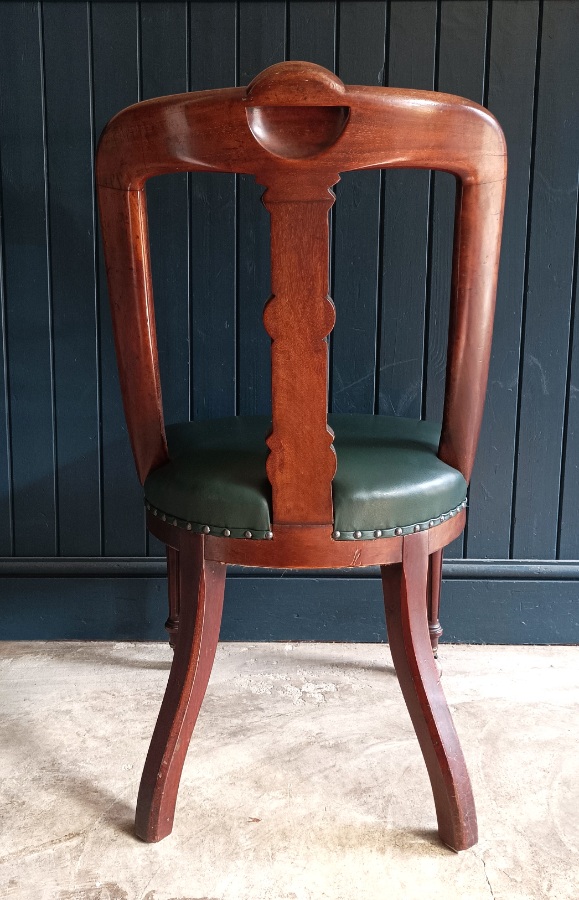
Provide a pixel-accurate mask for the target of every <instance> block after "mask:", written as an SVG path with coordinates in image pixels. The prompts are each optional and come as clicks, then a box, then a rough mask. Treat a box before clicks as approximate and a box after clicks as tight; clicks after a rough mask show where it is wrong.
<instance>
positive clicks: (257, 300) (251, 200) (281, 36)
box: [238, 2, 286, 415]
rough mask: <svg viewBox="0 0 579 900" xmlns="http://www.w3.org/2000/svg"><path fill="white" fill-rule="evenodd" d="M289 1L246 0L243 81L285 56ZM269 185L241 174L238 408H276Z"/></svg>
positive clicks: (241, 56) (241, 48)
mask: <svg viewBox="0 0 579 900" xmlns="http://www.w3.org/2000/svg"><path fill="white" fill-rule="evenodd" d="M285 39H286V35H285V4H284V3H260V2H245V3H242V4H240V7H239V83H240V84H249V82H250V81H251V80H252V79H253V78H254V77H255V76H256V75H258V74H259V72H261V71H262V69H265V68H266V67H267V66H271V65H273V64H274V63H276V62H279V61H280V60H282V59H284V58H285ZM262 194H263V187H261V186H259V185H257V184H256V182H255V180H254V179H253V177H251V176H240V177H239V199H238V203H239V207H238V209H239V226H238V227H239V234H238V303H239V309H238V324H239V337H238V347H239V366H238V378H239V386H238V404H239V405H238V412H239V413H241V414H242V415H256V414H265V413H269V412H270V410H271V377H270V360H269V353H270V341H269V338H268V336H267V334H266V332H265V329H264V328H263V325H262V322H261V316H262V313H263V307H264V306H265V303H266V301H267V299H268V297H269V294H270V271H269V269H270V261H269V216H268V214H267V212H266V210H265V209H264V207H263V206H262V205H261V203H260V202H259V200H260V197H261V195H262Z"/></svg>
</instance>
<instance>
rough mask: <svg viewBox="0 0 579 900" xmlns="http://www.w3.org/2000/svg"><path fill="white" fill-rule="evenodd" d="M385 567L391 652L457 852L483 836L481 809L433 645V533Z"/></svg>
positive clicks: (410, 543) (442, 820) (413, 538)
mask: <svg viewBox="0 0 579 900" xmlns="http://www.w3.org/2000/svg"><path fill="white" fill-rule="evenodd" d="M381 571H382V584H383V588H384V604H385V607H386V624H387V628H388V640H389V643H390V650H391V653H392V659H393V661H394V667H395V669H396V673H397V675H398V680H399V681H400V687H401V689H402V693H403V695H404V699H405V701H406V706H407V707H408V712H409V713H410V718H411V719H412V724H413V725H414V730H415V731H416V736H417V737H418V741H419V744H420V748H421V750H422V755H423V756H424V761H425V763H426V768H427V770H428V775H429V778H430V783H431V785H432V792H433V794H434V805H435V807H436V816H437V819H438V831H439V835H440V838H441V840H442V841H443V842H444V843H445V844H447V845H448V846H449V847H451V848H452V849H453V850H466V849H467V848H468V847H472V845H473V844H476V842H477V839H478V835H477V824H476V812H475V807H474V799H473V795H472V788H471V784H470V779H469V776H468V772H467V769H466V764H465V761H464V757H463V755H462V750H461V747H460V743H459V740H458V736H457V734H456V731H455V728H454V724H453V721H452V717H451V715H450V710H449V708H448V705H447V702H446V698H445V696H444V692H443V690H442V687H441V684H440V678H439V676H438V672H437V670H436V663H435V661H434V658H433V655H432V648H431V645H430V634H429V630H428V618H427V612H426V592H427V582H428V532H423V533H420V534H414V535H410V536H409V537H407V538H404V539H403V549H402V562H401V563H397V564H395V565H390V566H381Z"/></svg>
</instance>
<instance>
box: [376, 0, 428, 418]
mask: <svg viewBox="0 0 579 900" xmlns="http://www.w3.org/2000/svg"><path fill="white" fill-rule="evenodd" d="M436 16H437V4H436V0H421V2H418V3H416V2H412V0H402V2H399V0H394V2H393V3H392V4H391V11H390V28H389V53H388V59H389V65H388V83H389V84H390V85H392V87H402V88H415V89H417V90H428V91H431V90H433V88H434V66H435V50H436ZM429 199H430V174H429V173H428V172H419V171H416V170H411V169H392V170H387V171H385V172H384V251H383V263H382V298H381V300H382V314H381V317H380V341H379V346H380V358H379V371H378V378H377V388H378V398H377V399H378V412H380V413H382V414H385V415H396V416H410V417H413V418H417V419H418V418H420V414H421V409H422V365H423V349H424V324H425V304H426V261H427V252H428V222H429V218H428V216H429Z"/></svg>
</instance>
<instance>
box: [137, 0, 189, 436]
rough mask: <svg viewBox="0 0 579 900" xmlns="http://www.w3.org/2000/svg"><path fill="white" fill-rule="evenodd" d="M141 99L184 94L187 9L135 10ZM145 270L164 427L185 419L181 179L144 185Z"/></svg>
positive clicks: (185, 256) (185, 265)
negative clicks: (148, 256)
mask: <svg viewBox="0 0 579 900" xmlns="http://www.w3.org/2000/svg"><path fill="white" fill-rule="evenodd" d="M140 14H141V72H142V99H143V100H147V99H148V98H149V97H161V96H163V95H164V94H179V93H183V92H184V91H186V90H187V75H188V72H187V68H188V62H187V54H188V47H187V4H186V3H185V2H171V3H143V4H142V5H141V10H140ZM147 211H148V216H149V240H150V245H151V268H152V274H153V291H154V296H155V307H156V320H157V345H158V350H159V366H160V369H161V387H162V391H163V408H164V412H165V418H166V421H167V422H176V421H183V420H186V419H187V418H188V416H189V242H188V232H187V229H188V198H187V176H186V175H181V174H179V175H169V176H163V177H161V178H153V179H151V181H149V182H148V183H147Z"/></svg>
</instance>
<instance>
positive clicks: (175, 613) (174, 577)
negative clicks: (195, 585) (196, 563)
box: [165, 545, 179, 650]
mask: <svg viewBox="0 0 579 900" xmlns="http://www.w3.org/2000/svg"><path fill="white" fill-rule="evenodd" d="M167 583H168V584H167V586H168V589H169V617H168V619H167V621H166V622H165V630H166V631H167V633H168V635H169V645H170V646H171V647H172V648H173V650H174V649H175V646H176V644H177V632H178V631H179V551H178V550H175V549H174V548H173V547H170V546H169V545H167Z"/></svg>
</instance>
